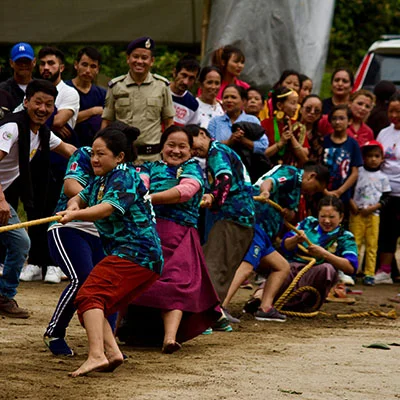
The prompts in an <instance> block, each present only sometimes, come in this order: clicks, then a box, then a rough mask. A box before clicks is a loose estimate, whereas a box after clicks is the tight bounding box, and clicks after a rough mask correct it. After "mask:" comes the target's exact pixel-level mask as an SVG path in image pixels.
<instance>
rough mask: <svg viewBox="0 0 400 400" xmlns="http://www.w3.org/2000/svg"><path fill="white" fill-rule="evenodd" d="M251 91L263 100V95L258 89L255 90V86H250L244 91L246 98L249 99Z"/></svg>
mask: <svg viewBox="0 0 400 400" xmlns="http://www.w3.org/2000/svg"><path fill="white" fill-rule="evenodd" d="M251 91H253V92H257V93H258V94H259V95H260V96H261V99H262V100H264V95H263V94H262V92H261V90H260V89H258V88H256V87H255V86H250V87H249V88H248V89H247V90H246V92H247V97H249V92H251Z"/></svg>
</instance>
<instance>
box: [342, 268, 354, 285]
mask: <svg viewBox="0 0 400 400" xmlns="http://www.w3.org/2000/svg"><path fill="white" fill-rule="evenodd" d="M338 274H339V281H340V282H341V283H344V284H345V285H348V286H354V285H355V282H354V279H353V278H352V277H351V276H349V275H346V274H345V273H344V272H343V271H338Z"/></svg>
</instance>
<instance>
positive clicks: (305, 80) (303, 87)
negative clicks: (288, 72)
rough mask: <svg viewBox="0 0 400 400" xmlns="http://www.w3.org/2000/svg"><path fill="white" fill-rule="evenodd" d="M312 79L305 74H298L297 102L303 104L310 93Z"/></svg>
mask: <svg viewBox="0 0 400 400" xmlns="http://www.w3.org/2000/svg"><path fill="white" fill-rule="evenodd" d="M312 90H313V81H312V80H311V78H309V77H308V76H307V75H304V74H300V90H299V104H303V101H304V99H305V98H306V97H307V96H309V95H310V94H311V93H312Z"/></svg>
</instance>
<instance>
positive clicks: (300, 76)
mask: <svg viewBox="0 0 400 400" xmlns="http://www.w3.org/2000/svg"><path fill="white" fill-rule="evenodd" d="M299 78H300V89H301V88H302V87H303V83H304V82H305V81H311V82H312V79H311V78H310V77H308V76H307V75H304V74H299Z"/></svg>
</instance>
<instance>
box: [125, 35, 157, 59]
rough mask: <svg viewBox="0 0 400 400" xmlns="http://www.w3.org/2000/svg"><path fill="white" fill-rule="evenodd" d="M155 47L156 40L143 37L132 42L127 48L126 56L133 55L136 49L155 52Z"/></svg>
mask: <svg viewBox="0 0 400 400" xmlns="http://www.w3.org/2000/svg"><path fill="white" fill-rule="evenodd" d="M154 47H155V43H154V40H153V39H152V38H151V37H148V36H143V37H140V38H138V39H135V40H132V42H130V43H129V44H128V47H127V48H126V54H128V55H129V54H131V53H132V51H133V50H135V49H147V50H153V49H154Z"/></svg>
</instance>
